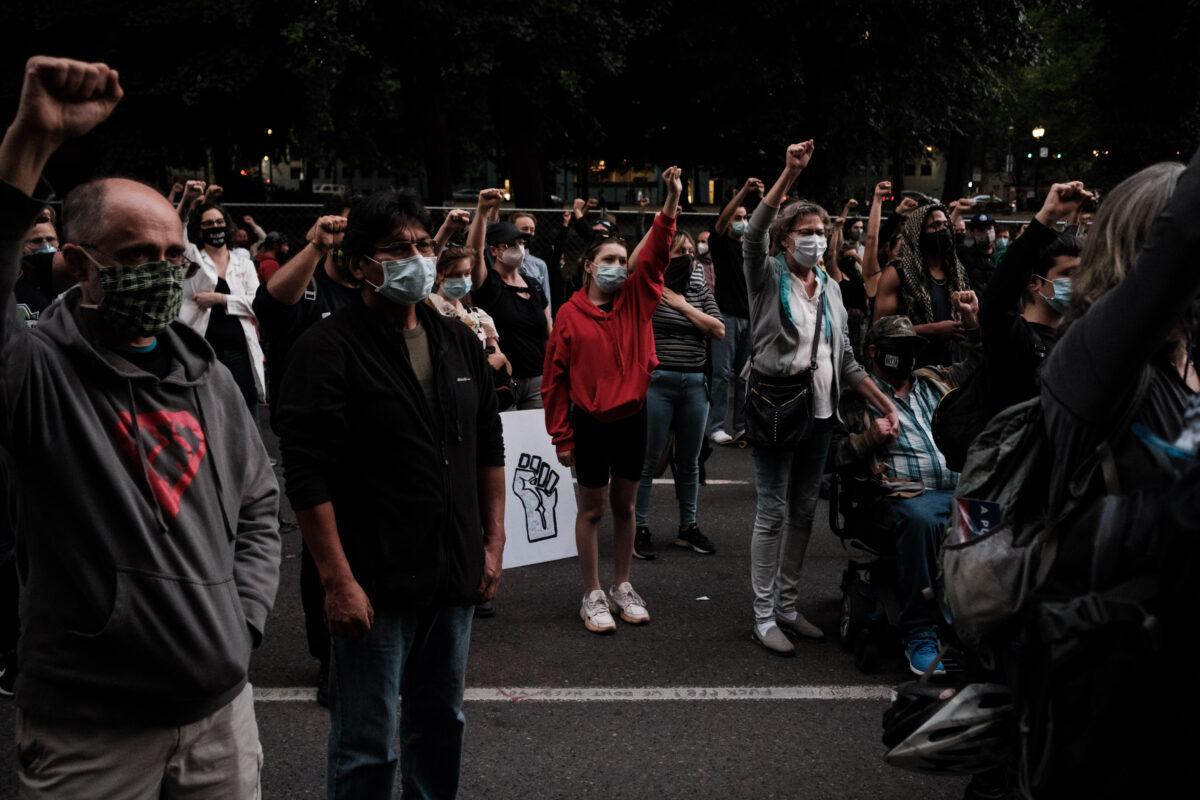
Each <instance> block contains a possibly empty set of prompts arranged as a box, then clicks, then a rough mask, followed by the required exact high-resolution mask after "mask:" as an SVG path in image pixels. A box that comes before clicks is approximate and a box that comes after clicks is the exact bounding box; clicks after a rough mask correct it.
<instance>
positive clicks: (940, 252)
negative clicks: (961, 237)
mask: <svg viewBox="0 0 1200 800" xmlns="http://www.w3.org/2000/svg"><path fill="white" fill-rule="evenodd" d="M920 246H921V254H922V255H926V256H941V257H942V258H945V257H946V256H947V255H948V254H949V253H950V251H951V250H953V249H954V236H953V235H952V234H951V233H950V231H949V230H947V229H946V228H942V229H941V230H940V231H932V232H930V231H923V232H922V233H921V241H920Z"/></svg>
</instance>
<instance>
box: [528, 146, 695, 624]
mask: <svg viewBox="0 0 1200 800" xmlns="http://www.w3.org/2000/svg"><path fill="white" fill-rule="evenodd" d="M663 180H665V181H666V183H667V198H666V202H665V203H663V209H662V213H660V214H659V215H658V216H657V217H656V218H655V220H654V224H653V226H652V227H651V229H650V232H649V233H648V234H646V238H645V240H644V241H643V242H642V244H641V245H639V247H638V250H637V252H636V254H635V255H636V256H637V257H636V258H635V259H633V260H632V262H631V259H630V257H629V251H628V249H627V247H626V245H625V243H624V242H623V241H622V240H620V239H617V238H598V239H595V240H593V241H592V243H591V244H590V245H589V247H588V249H587V251H586V252H585V253H584V258H583V263H582V266H583V272H584V284H583V287H582V288H580V289H579V291H577V292H576V293H575V294H574V295H572V297H571V299H570V300H569V301H568V302H567V303H566V304H565V305H564V306H563V307H562V309H561V310H560V311H559V313H558V317H557V319H556V320H555V325H554V332H553V334H552V335H551V337H550V342H549V344H548V345H547V347H546V361H545V366H544V370H543V379H542V400H543V402H544V404H545V409H546V430H547V431H549V433H550V436H551V438H552V439H553V441H554V446H555V449H556V450H557V452H558V460H559V461H560V462H561V463H562V464H563V465H564V466H568V467H575V474H576V478H577V479H578V482H579V513H578V516H577V517H576V521H575V540H576V543H577V545H578V549H579V567H580V571H581V572H582V573H583V583H584V596H583V603H582V607H581V608H580V611H579V615H580V617H581V618H582V619H583V624H584V626H585V627H586V628H587V629H588V630H589V631H592V632H593V633H612V632H613V631H615V630H616V624H615V623H614V622H613V616H612V610H613V609H615V610H617V611H619V613H620V616H621V619H623V620H624V621H625V622H628V623H630V624H632V625H640V624H644V623H647V622H649V621H650V612H649V611H648V610H647V608H646V601H645V600H643V599H642V598H641V596H640V595H638V593H637V592H636V591H634V588H633V586H632V585H631V583H630V581H629V565H630V562H631V561H632V560H633V539H634V499H635V495H636V492H637V486H638V480H639V478H640V477H641V472H642V461H643V459H644V457H645V450H646V408H645V406H646V392H647V389H648V388H649V385H650V372H651V370H653V369H654V368H655V367H656V366H658V359H657V358H656V356H655V351H654V332H653V330H652V328H651V318H652V317H653V316H654V311H655V309H657V308H658V305H659V303H660V301H661V300H662V296H663V273H664V271H665V270H666V268H667V263H668V261H669V260H670V253H671V241H672V239H673V238H674V236H675V218H676V216H677V215H678V212H679V196H680V194H681V193H682V191H683V184H682V182H681V180H680V169H679V167H670V168H668V169H667V170H666V171H665V172H664V173H663ZM631 268H632V269H631ZM610 476H611V479H612V481H611V490H609V478H610ZM606 496H607V499H608V501H609V505H610V507H611V508H612V514H613V539H614V547H613V579H614V580H613V585H612V587H611V588H610V589H609V592H608V594H607V597H606V595H605V592H604V590H603V589H602V588H601V587H600V572H599V565H598V563H597V562H598V560H599V555H598V552H597V544H596V529H597V527H598V526H599V524H600V519H601V518H602V517H603V516H604V505H605V500H606ZM610 603H611V606H610Z"/></svg>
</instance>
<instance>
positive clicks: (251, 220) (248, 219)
mask: <svg viewBox="0 0 1200 800" xmlns="http://www.w3.org/2000/svg"><path fill="white" fill-rule="evenodd" d="M242 222H244V223H246V225H247V226H249V227H251V228H253V227H254V217H252V216H250V215H249V214H247V215H246V216H244V217H242Z"/></svg>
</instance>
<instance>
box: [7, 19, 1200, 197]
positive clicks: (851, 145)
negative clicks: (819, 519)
mask: <svg viewBox="0 0 1200 800" xmlns="http://www.w3.org/2000/svg"><path fill="white" fill-rule="evenodd" d="M1198 8H1200V0H1187V1H1186V2H1177V3H1163V4H1156V3H1143V4H1136V5H1131V4H1116V3H1084V2H1078V1H1076V0H1042V1H1041V2H1039V1H1038V0H993V1H992V2H989V3H986V4H976V3H962V2H960V1H959V2H956V1H955V0H893V1H891V2H862V1H861V0H857V1H856V2H852V1H851V0H828V1H827V2H826V3H824V4H821V5H820V6H819V7H817V6H811V5H802V4H797V3H795V2H793V1H791V0H749V1H748V2H743V3H739V4H729V3H724V4H719V5H718V4H711V5H710V4H697V3H695V2H684V0H658V2H654V3H646V2H644V0H614V1H613V2H610V3H604V4H599V3H594V2H586V1H584V0H525V1H524V2H522V3H517V4H499V5H497V4H480V3H472V2H466V0H408V1H407V2H386V1H385V0H226V2H223V3H201V2H198V1H197V0H187V1H186V2H184V0H166V1H165V2H159V3H151V4H147V3H144V2H134V0H92V1H91V2H88V3H47V2H45V0H42V2H36V3H35V2H30V1H29V0H19V1H18V2H10V3H8V4H6V7H5V8H4V10H3V11H2V12H0V13H2V14H3V18H2V19H0V22H3V24H4V29H5V30H7V31H10V32H16V33H17V34H18V35H14V36H13V37H12V38H11V39H10V43H11V44H10V47H9V48H8V49H7V52H6V53H5V55H4V56H3V59H4V61H3V66H4V70H5V71H4V77H2V78H0V105H3V106H4V107H5V108H11V107H12V104H14V103H15V100H16V92H17V90H18V88H19V75H20V64H21V63H22V62H23V61H24V59H25V58H26V57H27V56H28V55H31V54H33V53H35V52H47V53H52V54H62V55H70V56H73V57H80V58H86V59H103V60H105V61H107V62H108V63H110V64H112V65H114V66H116V67H117V68H118V69H120V70H121V73H122V79H123V81H124V83H125V86H126V89H127V93H128V99H127V100H126V101H125V102H124V103H122V106H121V108H120V110H119V111H118V113H117V115H116V118H115V119H114V120H112V121H111V122H110V124H108V125H106V126H105V127H104V128H102V129H101V130H100V131H98V132H97V134H96V135H94V136H93V137H89V138H88V139H87V140H85V141H84V142H81V143H79V144H77V145H73V149H68V151H67V153H65V154H64V155H63V157H62V158H60V159H58V160H57V161H56V164H55V169H57V170H59V171H60V173H61V175H62V180H63V181H64V182H67V183H70V182H72V181H74V180H78V179H81V178H83V177H86V173H87V172H88V171H89V169H88V168H89V167H94V169H96V170H98V171H104V172H116V171H123V172H132V173H134V174H138V175H141V176H142V177H145V178H148V179H150V180H153V181H159V182H164V181H166V180H167V179H168V178H169V177H171V176H170V175H169V174H168V169H169V166H168V165H171V166H173V167H178V168H181V169H184V168H186V169H191V170H211V171H212V173H213V174H212V175H211V176H210V177H212V178H215V179H217V180H220V181H223V182H226V183H229V182H230V181H233V182H234V186H232V187H230V188H231V189H235V190H240V191H241V192H243V193H244V194H245V195H246V196H249V194H250V193H252V192H253V191H255V190H256V189H257V190H260V188H261V187H260V186H259V184H257V183H256V182H255V181H254V180H246V181H244V183H243V185H242V186H240V187H239V186H237V183H236V182H237V179H238V177H237V176H238V172H239V171H240V170H241V169H246V168H253V167H254V166H256V165H257V163H258V161H259V160H260V159H261V157H262V156H263V155H269V156H271V157H272V158H273V159H279V158H281V157H282V156H283V155H284V154H285V153H289V154H291V155H292V156H303V157H304V158H306V159H307V160H309V161H310V162H316V163H329V162H332V161H333V160H335V159H340V160H342V161H344V162H347V163H348V164H350V165H351V166H355V167H370V168H371V169H373V170H375V171H379V172H383V173H384V174H392V175H394V176H396V177H397V178H400V177H402V176H412V175H419V176H423V181H424V184H425V185H424V188H425V190H426V194H427V196H429V197H430V198H431V199H435V200H436V199H441V198H444V197H446V196H447V195H448V193H449V191H450V189H451V188H453V187H454V186H457V185H461V184H462V183H464V182H466V181H468V180H469V176H470V175H471V174H474V172H475V166H476V165H477V164H479V163H480V162H481V161H482V159H485V158H486V159H490V160H492V161H493V162H494V163H496V165H497V167H498V169H499V171H500V174H501V175H502V176H504V177H509V178H511V179H512V183H513V188H514V193H515V194H516V199H517V200H518V201H519V202H523V203H528V204H540V203H542V202H544V201H545V196H546V195H547V194H548V187H549V183H548V181H547V177H548V175H549V174H551V173H552V171H553V170H554V169H555V167H556V165H559V164H562V163H567V164H568V165H570V166H571V167H573V168H574V167H576V166H581V165H586V164H587V163H588V162H589V161H592V160H598V159H601V158H603V159H605V160H606V161H608V162H609V163H610V164H615V163H623V164H628V165H630V166H640V165H653V164H660V165H665V164H667V163H679V164H681V165H683V166H685V167H688V168H691V167H707V168H709V169H711V170H713V171H714V172H716V173H718V174H723V175H726V176H728V177H729V178H730V182H734V181H736V180H740V179H741V178H744V177H745V176H746V175H749V174H756V175H760V176H763V177H768V178H769V177H770V175H771V173H772V172H773V171H774V170H775V169H776V168H777V167H778V164H779V161H780V158H781V153H782V151H783V148H784V146H785V145H786V144H787V143H788V142H791V141H798V140H800V139H805V138H815V139H816V140H817V143H818V157H817V158H815V159H814V160H813V166H812V168H811V169H810V171H809V172H808V173H806V175H805V177H804V178H803V184H802V186H801V187H800V190H801V191H803V192H805V193H807V194H810V195H811V196H813V197H814V198H815V199H820V200H824V201H826V202H831V201H832V200H833V199H834V197H835V196H840V195H841V194H842V193H843V192H844V191H845V190H846V187H845V186H844V183H845V181H846V176H847V175H851V174H856V173H861V172H864V171H865V172H868V173H871V172H876V173H878V172H879V171H881V170H882V167H883V165H884V164H885V163H892V164H893V166H894V169H895V170H897V171H898V170H899V168H900V164H899V163H898V161H900V160H902V159H905V158H908V157H909V156H910V155H911V154H912V153H914V152H918V151H919V148H921V147H922V146H924V145H932V146H934V147H937V148H939V149H940V150H942V151H943V152H945V153H947V155H948V158H949V160H950V162H951V171H952V172H953V171H954V170H959V171H961V170H962V169H964V168H965V166H966V165H967V164H968V162H969V164H970V165H976V164H980V163H983V162H984V161H989V162H990V163H993V164H994V163H996V162H997V161H1001V160H1002V158H1003V154H1005V153H1006V152H1007V151H1008V148H1009V147H1010V146H1011V144H1012V140H1013V137H1014V136H1015V137H1016V138H1017V139H1019V140H1020V141H1021V142H1024V141H1025V139H1026V138H1027V131H1028V130H1029V129H1030V128H1031V127H1032V126H1033V125H1034V124H1041V125H1045V126H1046V128H1047V130H1048V131H1049V135H1048V137H1047V142H1048V143H1052V145H1053V147H1054V148H1055V149H1057V150H1062V151H1063V152H1065V153H1066V154H1067V158H1066V159H1064V163H1062V164H1060V165H1059V166H1062V167H1064V168H1070V169H1072V170H1075V171H1076V173H1077V174H1084V173H1087V175H1089V176H1090V177H1092V178H1095V179H1096V180H1112V179H1115V178H1117V177H1119V176H1121V175H1123V174H1128V173H1129V172H1130V171H1132V170H1133V169H1136V168H1138V167H1140V166H1143V165H1144V164H1146V163H1148V162H1149V161H1151V160H1156V159H1159V158H1163V157H1175V153H1176V152H1180V153H1182V154H1183V155H1186V154H1187V152H1188V151H1190V149H1191V147H1192V146H1193V145H1194V143H1195V141H1196V138H1197V134H1198V133H1200V99H1198V98H1200V69H1198V67H1197V62H1196V60H1195V59H1194V57H1193V55H1192V51H1193V50H1194V47H1195V42H1196V41H1200V11H1198ZM268 128H269V129H271V130H272V135H270V136H268V135H267V134H266V130H267V129H268ZM1010 128H1011V129H1012V130H1013V131H1015V132H1016V133H1015V134H1010V133H1009V130H1010ZM1023 147H1024V145H1020V144H1019V145H1018V149H1023ZM1093 149H1098V150H1101V151H1104V150H1109V151H1110V153H1111V155H1110V156H1108V157H1105V158H1100V159H1095V158H1093V157H1092V156H1091V153H1092V150H1093ZM955 174H957V173H955ZM880 177H884V176H882V175H880ZM951 183H953V180H952V179H951V180H948V184H951ZM852 188H857V189H861V188H863V187H852ZM948 189H951V190H957V187H955V186H948Z"/></svg>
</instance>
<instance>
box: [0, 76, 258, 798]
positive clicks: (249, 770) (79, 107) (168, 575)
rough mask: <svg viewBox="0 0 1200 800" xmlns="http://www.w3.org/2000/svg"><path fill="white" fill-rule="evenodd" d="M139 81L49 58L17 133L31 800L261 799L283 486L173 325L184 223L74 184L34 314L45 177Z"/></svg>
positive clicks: (5, 205) (5, 396)
mask: <svg viewBox="0 0 1200 800" xmlns="http://www.w3.org/2000/svg"><path fill="white" fill-rule="evenodd" d="M121 95H122V90H121V87H120V83H119V81H118V76H117V73H116V71H115V70H111V69H109V68H108V67H106V66H105V65H103V64H84V63H81V62H78V61H69V60H65V59H53V58H44V57H40V56H39V57H34V58H32V59H30V60H29V63H28V65H27V67H26V71H25V83H24V86H23V88H22V93H21V101H20V105H19V107H18V109H17V116H16V119H15V120H14V121H13V123H12V125H11V126H10V127H9V128H8V131H7V133H6V134H5V136H4V140H3V142H2V143H0V314H2V315H3V319H0V447H3V448H5V449H6V450H8V451H9V452H10V453H11V454H12V455H13V457H14V460H15V461H16V462H17V463H19V464H21V470H20V472H19V473H18V474H17V475H15V476H14V477H15V485H14V487H13V491H14V493H15V494H16V495H17V497H18V498H19V500H20V506H21V508H22V513H23V516H22V517H21V519H20V520H19V522H18V525H17V559H18V569H19V572H20V576H21V583H22V587H21V595H22V596H21V640H20V646H19V659H20V662H21V673H20V677H19V678H18V680H17V686H16V702H17V733H16V744H17V752H18V762H19V766H18V775H19V779H20V784H21V796H22V797H36V798H40V797H55V798H77V797H78V798H82V797H89V798H90V797H126V798H143V797H145V798H158V797H177V796H183V795H185V794H186V795H187V796H189V797H192V796H209V797H231V798H232V797H237V798H245V797H257V795H258V776H259V770H260V768H261V764H262V750H261V747H260V746H259V742H258V730H257V724H256V722H255V719H254V707H253V698H252V695H251V690H250V686H249V684H248V683H247V682H246V672H247V667H248V664H249V660H250V651H251V649H252V647H253V646H254V645H256V644H258V642H259V641H260V640H261V638H262V633H263V629H264V627H265V623H266V619H267V614H268V612H269V611H270V609H271V605H272V603H273V602H274V599H275V590H276V587H277V585H278V582H279V551H280V545H279V531H278V521H277V510H278V496H279V489H278V486H277V484H276V481H275V477H274V475H273V473H272V472H271V469H270V465H269V462H268V460H267V454H266V451H265V450H264V448H263V445H262V442H261V440H260V439H259V437H258V434H257V432H256V430H255V427H254V423H253V421H252V420H251V418H250V415H249V413H248V411H247V410H246V408H245V404H244V403H241V402H239V399H238V398H239V395H238V391H237V387H236V386H235V385H234V382H233V379H232V377H231V376H230V374H229V371H228V370H227V369H225V368H224V367H223V366H221V365H220V364H219V363H218V362H217V361H216V360H215V357H214V356H213V351H212V349H211V348H210V347H209V346H208V345H207V344H206V343H205V341H204V340H203V339H202V338H201V337H199V336H198V335H197V334H195V333H194V332H193V331H191V330H190V329H189V328H188V327H187V326H185V325H183V324H181V323H178V322H174V319H175V317H176V316H177V315H178V310H179V304H180V297H181V287H182V281H183V278H184V275H185V273H186V271H187V269H188V266H189V265H188V264H187V262H186V260H185V258H184V237H183V228H182V225H181V223H180V221H179V217H178V216H177V215H176V214H175V211H174V209H173V208H172V207H171V205H170V204H169V203H168V202H167V201H166V199H165V198H163V197H162V196H161V195H160V194H159V193H158V192H156V191H155V190H153V189H151V188H150V187H148V186H144V185H142V184H140V183H137V182H135V181H128V180H121V179H108V180H102V181H94V182H92V183H89V184H85V185H84V186H82V187H80V188H79V189H76V190H75V191H73V192H72V193H71V194H70V195H69V196H68V197H67V200H66V204H65V216H66V217H67V219H66V223H67V225H68V227H69V229H70V234H69V236H68V237H67V242H68V243H67V244H65V245H64V247H63V257H64V258H65V260H66V263H67V265H68V267H69V268H70V270H71V272H72V274H73V275H74V276H75V278H76V279H77V280H78V285H77V286H76V287H74V288H72V289H70V290H69V291H68V292H66V293H65V294H64V295H63V296H62V298H60V299H59V300H58V301H56V302H55V303H53V304H52V305H51V306H50V307H49V308H47V309H46V311H45V312H44V313H43V315H42V317H41V320H40V322H39V325H38V327H37V328H28V327H27V326H25V325H24V324H23V323H22V322H21V321H20V319H19V318H18V316H17V313H16V304H15V301H14V297H13V285H14V283H15V281H16V278H17V271H18V270H19V268H20V263H19V262H20V257H21V244H22V238H23V236H24V233H25V231H26V230H27V229H28V227H29V225H30V223H31V222H32V221H33V219H34V218H35V217H36V216H37V214H38V212H39V211H40V210H41V207H42V203H40V202H38V201H37V200H36V199H34V195H35V194H36V192H37V187H38V183H39V177H40V175H41V172H42V169H43V167H44V166H45V164H46V161H47V160H48V159H49V157H50V155H51V154H52V153H53V152H54V151H55V150H56V149H57V147H58V146H59V145H60V144H62V143H63V142H65V141H66V140H68V139H71V138H74V137H77V136H81V135H83V134H85V133H87V132H88V131H89V130H91V129H92V128H93V127H95V126H96V125H97V124H99V123H100V122H102V121H103V120H104V119H105V118H107V117H108V115H109V114H110V113H111V111H112V109H113V107H114V106H116V104H117V102H118V101H119V100H120V99H121ZM48 476H53V478H49V477H48Z"/></svg>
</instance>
